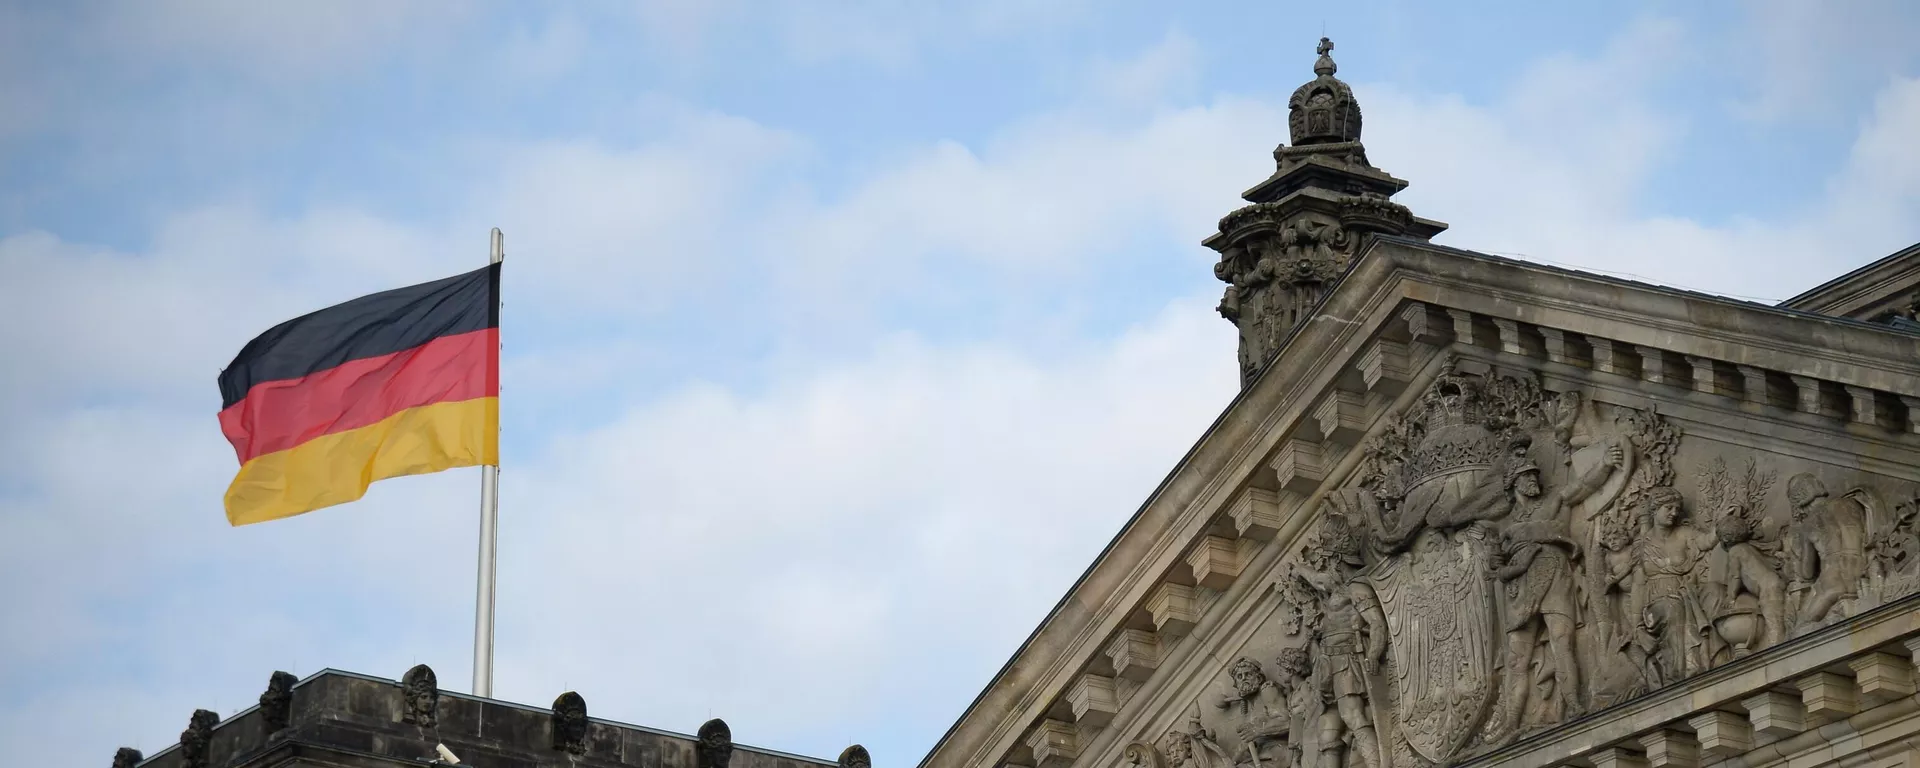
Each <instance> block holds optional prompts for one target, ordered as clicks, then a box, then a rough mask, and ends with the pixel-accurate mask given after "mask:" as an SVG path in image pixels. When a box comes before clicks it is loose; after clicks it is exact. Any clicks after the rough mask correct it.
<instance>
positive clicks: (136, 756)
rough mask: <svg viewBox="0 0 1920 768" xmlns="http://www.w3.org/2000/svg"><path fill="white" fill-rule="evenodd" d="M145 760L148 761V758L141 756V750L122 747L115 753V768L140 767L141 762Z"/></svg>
mask: <svg viewBox="0 0 1920 768" xmlns="http://www.w3.org/2000/svg"><path fill="white" fill-rule="evenodd" d="M144 759H146V756H145V755H142V754H140V750H137V749H134V748H132V747H121V748H120V749H119V750H117V751H115V752H114V753H113V768H133V767H134V766H136V765H139V764H140V761H141V760H144Z"/></svg>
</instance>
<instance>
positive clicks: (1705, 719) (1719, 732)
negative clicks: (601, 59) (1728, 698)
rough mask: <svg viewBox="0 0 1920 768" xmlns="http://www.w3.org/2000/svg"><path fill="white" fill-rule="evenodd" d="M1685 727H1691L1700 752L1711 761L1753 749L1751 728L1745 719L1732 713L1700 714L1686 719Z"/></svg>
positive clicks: (1712, 712) (1713, 712) (1714, 712)
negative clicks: (1698, 743)
mask: <svg viewBox="0 0 1920 768" xmlns="http://www.w3.org/2000/svg"><path fill="white" fill-rule="evenodd" d="M1687 725H1690V726H1693V735H1694V738H1696V739H1698V740H1699V742H1700V751H1702V752H1704V753H1706V754H1707V755H1708V756H1709V757H1710V758H1712V759H1716V760H1717V759H1720V758H1724V757H1729V756H1732V755H1740V754H1745V753H1746V752H1748V751H1749V750H1752V749H1753V726H1752V725H1751V724H1749V723H1748V722H1747V718H1745V717H1742V716H1740V715H1737V714H1734V713H1732V712H1721V711H1718V710H1715V711H1711V712H1702V713H1700V714H1697V715H1694V716H1693V717H1689V718H1687Z"/></svg>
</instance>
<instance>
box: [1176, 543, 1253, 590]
mask: <svg viewBox="0 0 1920 768" xmlns="http://www.w3.org/2000/svg"><path fill="white" fill-rule="evenodd" d="M1242 564H1243V563H1242V561H1241V559H1240V545H1239V543H1238V542H1235V541H1234V540H1233V539H1229V538H1227V537H1225V536H1207V537H1205V538H1202V539H1201V540H1200V543H1199V544H1198V545H1197V546H1195V547H1194V548H1193V551H1192V552H1191V553H1188V554H1187V565H1188V566H1189V567H1191V568H1193V580H1194V582H1195V583H1197V584H1199V585H1200V586H1203V587H1206V588H1207V589H1226V588H1227V587H1230V586H1233V580H1234V579H1236V578H1238V577H1239V576H1240V568H1241V566H1242Z"/></svg>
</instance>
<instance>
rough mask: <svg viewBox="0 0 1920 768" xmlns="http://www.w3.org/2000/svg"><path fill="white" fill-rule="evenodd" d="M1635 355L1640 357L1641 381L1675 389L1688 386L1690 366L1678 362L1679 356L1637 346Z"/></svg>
mask: <svg viewBox="0 0 1920 768" xmlns="http://www.w3.org/2000/svg"><path fill="white" fill-rule="evenodd" d="M1633 351H1634V353H1635V354H1637V355H1639V356H1640V379H1641V380H1642V381H1645V382H1647V383H1649V384H1666V385H1668V386H1674V387H1684V386H1687V385H1688V382H1687V380H1688V379H1689V378H1691V377H1690V376H1689V375H1688V374H1689V373H1690V372H1691V371H1690V370H1689V366H1687V365H1686V363H1685V362H1684V361H1681V360H1676V359H1675V358H1677V357H1678V355H1675V354H1673V353H1671V352H1668V351H1666V350H1664V349H1658V348H1655V347H1643V346H1639V345H1635V346H1634V348H1633Z"/></svg>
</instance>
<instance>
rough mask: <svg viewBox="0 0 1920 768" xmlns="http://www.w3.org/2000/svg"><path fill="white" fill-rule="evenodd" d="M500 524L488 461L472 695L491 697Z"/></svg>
mask: <svg viewBox="0 0 1920 768" xmlns="http://www.w3.org/2000/svg"><path fill="white" fill-rule="evenodd" d="M506 240H507V238H506V236H505V235H502V234H500V228H499V227H494V229H493V246H492V248H491V253H490V254H488V260H487V263H488V264H498V263H500V262H501V261H504V260H505V259H506V258H507V252H506ZM498 298H499V297H495V300H496V301H497V300H498ZM496 426H497V425H496ZM499 525H500V465H498V464H488V465H486V466H483V467H481V468H480V586H479V594H478V595H477V596H475V598H474V612H473V695H475V696H482V697H486V698H492V697H493V574H494V550H495V546H494V544H495V541H496V537H497V534H498V530H499Z"/></svg>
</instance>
